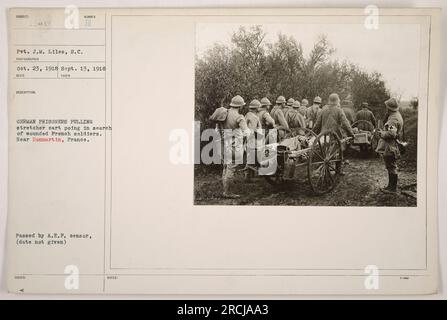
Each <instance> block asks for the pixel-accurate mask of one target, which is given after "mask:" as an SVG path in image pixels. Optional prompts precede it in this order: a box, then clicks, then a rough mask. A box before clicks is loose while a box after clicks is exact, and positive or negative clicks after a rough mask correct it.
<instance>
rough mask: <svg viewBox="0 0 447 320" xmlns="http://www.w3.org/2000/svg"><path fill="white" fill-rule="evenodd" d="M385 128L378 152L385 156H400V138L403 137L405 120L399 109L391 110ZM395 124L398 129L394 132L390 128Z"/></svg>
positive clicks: (378, 145)
mask: <svg viewBox="0 0 447 320" xmlns="http://www.w3.org/2000/svg"><path fill="white" fill-rule="evenodd" d="M385 120H386V122H385V130H382V132H381V133H380V139H379V143H378V144H377V148H376V152H377V153H380V154H382V155H383V156H386V157H387V156H394V157H395V158H396V159H397V158H399V157H400V150H399V145H398V143H397V140H398V139H401V138H402V131H403V126H404V120H403V118H402V115H401V114H400V112H399V111H393V112H389V113H388V114H387V117H386V119H385ZM391 126H393V127H395V128H396V129H397V131H396V132H395V133H394V132H392V131H391V130H389V128H390V127H391Z"/></svg>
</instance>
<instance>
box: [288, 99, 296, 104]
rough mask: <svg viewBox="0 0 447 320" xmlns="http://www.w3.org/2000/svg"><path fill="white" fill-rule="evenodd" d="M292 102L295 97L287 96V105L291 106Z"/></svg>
mask: <svg viewBox="0 0 447 320" xmlns="http://www.w3.org/2000/svg"><path fill="white" fill-rule="evenodd" d="M294 102H295V99H293V98H289V100H287V105H288V106H291V105H292V104H293V103H294Z"/></svg>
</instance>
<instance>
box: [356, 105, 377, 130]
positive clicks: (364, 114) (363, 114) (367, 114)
mask: <svg viewBox="0 0 447 320" xmlns="http://www.w3.org/2000/svg"><path fill="white" fill-rule="evenodd" d="M359 120H362V121H368V122H369V123H371V124H372V125H373V126H374V128H375V127H376V124H377V123H376V117H374V114H373V113H372V111H371V110H369V109H368V108H362V109H361V110H359V111H358V112H357V113H356V115H355V121H359ZM357 128H359V130H370V129H371V127H369V126H368V125H367V124H365V123H362V122H360V123H359V124H358V126H357Z"/></svg>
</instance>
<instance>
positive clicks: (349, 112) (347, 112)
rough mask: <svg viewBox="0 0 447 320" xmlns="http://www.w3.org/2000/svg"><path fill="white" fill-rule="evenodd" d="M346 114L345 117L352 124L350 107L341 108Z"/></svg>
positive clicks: (352, 117) (352, 111) (352, 118)
mask: <svg viewBox="0 0 447 320" xmlns="http://www.w3.org/2000/svg"><path fill="white" fill-rule="evenodd" d="M341 109H342V110H343V112H344V114H345V116H346V119H348V121H349V124H353V123H354V118H355V115H354V110H352V108H349V107H343V108H341Z"/></svg>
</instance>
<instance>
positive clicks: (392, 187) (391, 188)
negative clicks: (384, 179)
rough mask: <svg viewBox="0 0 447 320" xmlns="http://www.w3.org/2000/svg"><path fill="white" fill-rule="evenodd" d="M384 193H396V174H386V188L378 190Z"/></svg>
mask: <svg viewBox="0 0 447 320" xmlns="http://www.w3.org/2000/svg"><path fill="white" fill-rule="evenodd" d="M380 190H381V191H382V192H384V193H396V191H397V174H395V173H388V186H386V187H385V188H381V189H380Z"/></svg>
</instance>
